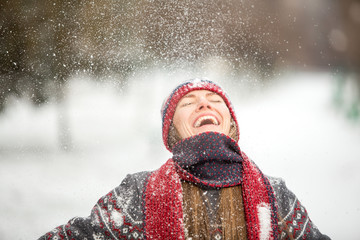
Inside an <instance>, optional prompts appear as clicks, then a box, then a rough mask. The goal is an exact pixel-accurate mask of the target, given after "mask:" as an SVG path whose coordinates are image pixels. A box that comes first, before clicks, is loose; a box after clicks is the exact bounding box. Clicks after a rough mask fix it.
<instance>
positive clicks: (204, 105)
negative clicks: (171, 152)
mask: <svg viewBox="0 0 360 240" xmlns="http://www.w3.org/2000/svg"><path fill="white" fill-rule="evenodd" d="M230 121H231V115H230V111H229V109H228V108H227V106H226V103H225V102H224V100H223V99H222V97H221V96H219V95H218V94H216V93H214V92H211V91H208V90H196V91H192V92H189V93H188V94H187V95H185V96H184V97H182V98H181V100H180V101H179V102H178V104H177V106H176V110H175V114H174V118H173V123H174V126H175V128H176V130H177V131H178V132H179V134H180V136H181V138H182V139H184V138H187V137H191V136H193V135H197V134H199V133H203V132H209V131H210V132H219V133H223V134H226V135H229V132H230Z"/></svg>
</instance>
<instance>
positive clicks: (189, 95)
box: [184, 92, 219, 98]
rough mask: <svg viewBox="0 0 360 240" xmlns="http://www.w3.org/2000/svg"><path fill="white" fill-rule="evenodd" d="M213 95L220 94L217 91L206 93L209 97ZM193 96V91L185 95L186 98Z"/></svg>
mask: <svg viewBox="0 0 360 240" xmlns="http://www.w3.org/2000/svg"><path fill="white" fill-rule="evenodd" d="M213 95H219V94H217V93H215V92H209V93H207V94H206V96H207V97H208V96H213ZM193 97H195V95H194V94H192V93H189V94H186V95H185V96H184V98H193Z"/></svg>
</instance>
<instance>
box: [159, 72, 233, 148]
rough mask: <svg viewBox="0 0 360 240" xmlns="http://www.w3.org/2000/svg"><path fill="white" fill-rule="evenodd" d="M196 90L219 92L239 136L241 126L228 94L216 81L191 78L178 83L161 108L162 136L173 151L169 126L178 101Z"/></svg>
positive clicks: (167, 146)
mask: <svg viewBox="0 0 360 240" xmlns="http://www.w3.org/2000/svg"><path fill="white" fill-rule="evenodd" d="M195 90H208V91H211V92H215V93H217V94H219V95H220V96H221V97H222V98H223V99H224V101H225V103H226V105H227V107H228V108H229V111H230V114H231V117H232V118H233V120H234V121H235V124H236V129H237V133H236V134H237V136H239V134H240V133H239V126H238V123H237V120H236V116H235V112H234V108H233V107H232V104H231V102H230V100H229V98H228V96H227V95H226V93H225V91H224V90H223V89H222V88H221V87H220V86H219V85H217V84H216V83H214V82H212V81H210V80H206V79H198V78H196V79H191V80H189V81H186V82H184V83H182V84H180V85H178V86H177V87H176V88H175V89H174V90H173V91H172V92H171V94H170V95H169V97H168V98H167V99H166V101H165V102H164V104H163V106H162V108H161V115H162V136H163V141H164V144H165V146H166V148H167V149H168V150H169V151H170V152H171V151H172V150H171V148H170V146H169V143H168V137H169V128H170V125H171V122H172V119H173V117H174V113H175V109H176V105H177V103H178V102H179V101H180V99H181V98H182V97H183V96H185V95H186V94H187V93H189V92H191V91H195Z"/></svg>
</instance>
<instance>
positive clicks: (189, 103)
mask: <svg viewBox="0 0 360 240" xmlns="http://www.w3.org/2000/svg"><path fill="white" fill-rule="evenodd" d="M191 104H192V102H186V103H183V104H181V105H180V106H181V107H186V106H189V105H191Z"/></svg>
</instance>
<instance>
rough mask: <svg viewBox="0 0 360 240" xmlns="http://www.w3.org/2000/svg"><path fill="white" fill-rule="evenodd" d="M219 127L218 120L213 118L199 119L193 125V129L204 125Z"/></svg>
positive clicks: (204, 117)
mask: <svg viewBox="0 0 360 240" xmlns="http://www.w3.org/2000/svg"><path fill="white" fill-rule="evenodd" d="M209 124H210V125H219V122H218V120H217V119H216V118H215V117H214V116H203V117H199V118H198V119H197V120H196V122H195V123H194V127H196V128H198V127H202V126H204V125H209Z"/></svg>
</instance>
